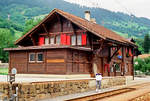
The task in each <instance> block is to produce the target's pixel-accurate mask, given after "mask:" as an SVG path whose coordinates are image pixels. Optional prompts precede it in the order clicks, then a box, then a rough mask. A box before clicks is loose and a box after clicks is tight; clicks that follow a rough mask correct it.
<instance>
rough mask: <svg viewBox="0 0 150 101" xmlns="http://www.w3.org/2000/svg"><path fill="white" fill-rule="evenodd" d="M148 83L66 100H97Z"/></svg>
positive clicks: (129, 90)
mask: <svg viewBox="0 0 150 101" xmlns="http://www.w3.org/2000/svg"><path fill="white" fill-rule="evenodd" d="M148 85H150V83H143V84H137V85H132V86H128V87H126V88H121V89H117V90H113V91H108V92H103V93H98V94H94V95H89V96H84V97H79V98H74V99H69V100H66V101H98V100H100V99H104V98H106V97H110V96H116V95H119V94H123V93H127V92H132V91H134V90H137V89H140V88H142V87H145V86H148Z"/></svg>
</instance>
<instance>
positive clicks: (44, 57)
mask: <svg viewBox="0 0 150 101" xmlns="http://www.w3.org/2000/svg"><path fill="white" fill-rule="evenodd" d="M15 44H16V45H18V48H9V49H5V50H6V51H9V53H10V54H9V63H10V67H9V70H11V69H12V68H16V69H17V71H18V73H21V74H64V75H65V74H91V75H93V74H94V73H96V72H101V73H102V74H103V76H121V75H122V76H124V75H133V70H134V69H133V56H134V49H135V48H136V45H134V43H132V42H129V41H128V40H126V39H124V38H122V37H121V36H119V35H117V34H115V33H114V32H112V31H110V30H108V29H106V28H104V27H102V26H100V25H98V24H95V23H92V22H90V21H87V20H85V19H82V18H79V17H76V16H74V15H71V14H69V13H66V12H63V11H61V10H58V9H55V10H53V11H52V12H51V13H50V14H49V15H48V16H47V17H46V18H45V19H44V20H43V21H42V22H41V23H40V24H38V25H37V26H35V27H34V28H33V29H32V30H30V31H29V32H28V33H27V34H25V35H24V36H23V37H21V38H20V39H18V40H17V41H16V43H15Z"/></svg>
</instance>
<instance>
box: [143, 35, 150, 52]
mask: <svg viewBox="0 0 150 101" xmlns="http://www.w3.org/2000/svg"><path fill="white" fill-rule="evenodd" d="M143 48H144V52H145V53H149V49H150V37H149V34H146V35H145V37H144V43H143Z"/></svg>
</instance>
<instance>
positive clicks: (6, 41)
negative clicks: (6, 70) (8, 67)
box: [0, 28, 14, 62]
mask: <svg viewBox="0 0 150 101" xmlns="http://www.w3.org/2000/svg"><path fill="white" fill-rule="evenodd" d="M13 43H14V39H13V35H12V34H11V32H10V30H9V29H6V28H0V60H1V61H2V62H8V52H6V51H4V48H10V47H14V44H13Z"/></svg>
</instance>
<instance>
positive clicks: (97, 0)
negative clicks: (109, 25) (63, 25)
mask: <svg viewBox="0 0 150 101" xmlns="http://www.w3.org/2000/svg"><path fill="white" fill-rule="evenodd" d="M64 1H68V2H71V3H76V4H80V5H82V6H88V7H100V8H105V9H108V10H111V11H120V12H124V13H128V14H129V13H133V14H134V15H136V16H138V17H147V18H149V19H150V0H64Z"/></svg>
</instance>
